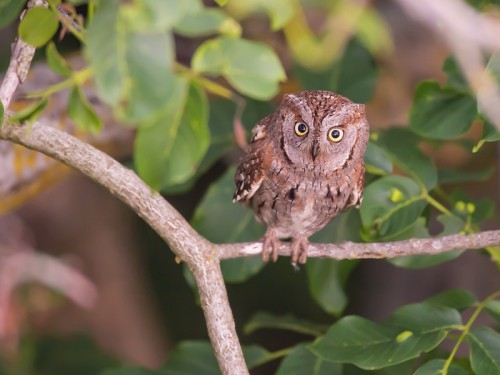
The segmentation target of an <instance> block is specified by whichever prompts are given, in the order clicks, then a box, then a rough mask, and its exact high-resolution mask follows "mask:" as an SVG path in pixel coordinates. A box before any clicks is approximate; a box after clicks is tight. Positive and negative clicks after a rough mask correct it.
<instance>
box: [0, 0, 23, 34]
mask: <svg viewBox="0 0 500 375" xmlns="http://www.w3.org/2000/svg"><path fill="white" fill-rule="evenodd" d="M25 3H26V1H21V0H3V1H0V29H1V28H3V27H5V26H7V25H8V24H10V23H11V22H12V21H14V20H15V19H16V18H17V17H18V16H19V13H21V9H23V7H24V5H25Z"/></svg>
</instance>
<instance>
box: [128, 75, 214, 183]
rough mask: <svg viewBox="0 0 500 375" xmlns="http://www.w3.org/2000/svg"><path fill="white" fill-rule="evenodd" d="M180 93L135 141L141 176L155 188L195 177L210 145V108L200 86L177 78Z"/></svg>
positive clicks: (143, 128) (144, 126) (147, 123)
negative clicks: (208, 122) (188, 83)
mask: <svg viewBox="0 0 500 375" xmlns="http://www.w3.org/2000/svg"><path fill="white" fill-rule="evenodd" d="M176 86H177V87H176V88H175V89H174V90H175V91H176V92H177V93H178V94H177V95H176V96H174V97H173V98H172V100H171V101H170V102H169V103H167V105H166V106H165V108H164V109H163V112H162V113H161V115H160V117H158V118H156V119H155V120H154V121H148V122H144V123H143V124H141V126H140V128H139V129H138V131H137V136H136V140H135V142H136V143H135V154H134V161H135V163H136V167H137V170H138V172H139V175H140V176H141V177H142V178H143V179H144V180H145V181H146V182H147V183H148V184H149V185H150V186H151V187H153V188H154V189H157V190H159V189H161V188H164V187H166V186H169V185H175V184H179V183H182V182H184V181H186V180H187V179H189V178H190V177H192V176H193V175H194V174H195V173H196V170H197V168H198V166H199V163H200V162H201V159H202V158H203V156H204V155H205V152H206V150H207V149H208V146H209V143H210V132H209V129H208V124H207V121H208V113H207V111H208V108H207V101H206V98H205V93H204V92H203V91H202V90H201V89H200V87H199V86H198V85H196V84H194V83H191V84H190V86H189V87H188V88H187V92H186V82H185V81H184V80H181V79H177V81H176Z"/></svg>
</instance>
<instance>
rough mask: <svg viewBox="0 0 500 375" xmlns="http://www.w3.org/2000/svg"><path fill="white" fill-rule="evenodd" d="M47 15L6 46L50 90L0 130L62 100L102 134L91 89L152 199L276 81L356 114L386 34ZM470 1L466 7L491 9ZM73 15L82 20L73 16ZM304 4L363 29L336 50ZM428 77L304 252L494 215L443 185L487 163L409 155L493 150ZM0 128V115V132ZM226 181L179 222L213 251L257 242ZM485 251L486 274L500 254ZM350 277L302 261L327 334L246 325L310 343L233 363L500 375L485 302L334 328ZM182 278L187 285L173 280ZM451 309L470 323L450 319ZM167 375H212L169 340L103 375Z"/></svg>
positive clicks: (170, 12) (136, 7)
mask: <svg viewBox="0 0 500 375" xmlns="http://www.w3.org/2000/svg"><path fill="white" fill-rule="evenodd" d="M48 3H49V6H48V7H34V8H31V9H29V10H28V11H27V12H26V14H25V16H24V18H23V20H22V21H21V22H20V24H19V35H20V37H21V38H22V39H23V40H24V41H26V42H27V43H29V44H32V45H34V46H36V47H42V46H45V58H46V61H47V64H48V65H49V66H50V68H51V69H52V70H53V71H54V72H56V73H57V74H59V75H60V77H61V81H60V82H59V83H57V84H55V85H53V86H50V87H47V88H44V89H43V90H40V91H38V92H35V93H32V94H31V97H32V98H35V99H36V100H35V101H34V103H33V104H32V105H31V106H29V107H27V108H25V109H24V110H22V111H20V112H18V113H16V114H14V115H13V116H10V117H9V118H8V121H10V122H26V121H27V122H30V121H33V120H34V119H36V118H37V117H38V116H39V115H40V113H41V112H42V111H43V110H44V108H45V107H46V105H47V104H48V102H49V100H50V96H51V95H52V94H53V93H55V92H58V91H61V90H69V100H68V115H69V117H70V118H71V119H72V120H73V122H74V123H75V125H76V126H77V127H78V128H79V129H81V130H83V131H90V132H98V131H100V130H101V129H102V126H103V121H102V119H101V118H100V116H99V115H98V114H97V113H96V111H95V109H94V108H93V104H92V103H91V102H90V101H89V100H88V98H87V96H86V91H85V86H86V85H89V84H90V83H91V82H92V83H93V84H94V85H95V89H96V91H97V94H98V97H99V98H100V100H101V101H103V102H104V103H106V104H107V105H109V107H110V108H111V109H112V111H113V115H114V117H115V118H116V119H117V120H119V121H120V122H122V123H123V124H124V125H125V126H129V127H134V128H135V129H136V139H135V146H134V155H133V164H134V168H135V170H136V171H137V172H138V174H139V175H140V176H141V178H143V179H144V180H145V181H146V182H147V183H148V184H149V185H150V186H151V188H152V189H154V190H157V191H161V192H163V193H166V194H175V193H182V192H186V191H189V190H190V189H191V188H193V186H196V183H197V181H198V180H199V178H200V176H202V175H203V174H204V173H205V172H207V171H208V170H209V169H210V167H212V166H213V165H214V164H215V163H216V162H217V161H219V160H221V158H222V157H223V156H224V155H226V154H227V153H228V152H229V151H231V150H233V149H234V142H233V133H234V126H235V124H237V123H238V122H239V121H240V120H241V122H242V123H244V124H246V125H248V126H251V125H253V124H254V123H255V122H256V121H257V120H259V119H260V118H262V117H264V116H265V115H267V114H268V113H269V112H270V111H271V110H272V108H273V106H274V104H273V103H271V102H269V100H271V99H272V98H273V97H275V96H276V95H277V94H278V93H279V92H280V88H281V87H280V84H281V83H283V82H285V81H287V82H286V83H287V84H290V85H292V87H300V88H301V89H315V90H319V89H324V90H330V91H335V92H338V93H340V94H342V95H345V96H348V97H349V98H350V99H352V100H353V101H356V102H361V103H366V102H369V101H370V100H371V98H372V96H373V94H374V90H375V85H376V83H377V78H378V75H379V64H378V63H377V61H376V57H377V55H378V54H380V53H384V52H385V51H387V50H388V49H389V48H390V36H389V33H388V31H387V29H386V26H385V24H384V23H383V21H382V20H381V19H380V17H379V16H378V15H377V14H376V13H375V12H374V10H373V9H372V8H366V9H364V10H360V9H358V8H356V5H353V4H352V2H348V1H337V2H334V3H335V4H331V3H330V2H327V1H316V2H314V3H313V4H307V5H303V4H300V3H299V2H290V1H284V0H275V1H264V0H250V1H245V2H241V3H240V2H229V3H228V4H225V1H221V0H220V1H217V3H218V4H219V6H215V7H207V6H205V5H204V4H203V2H202V1H199V0H135V1H119V0H101V1H98V0H89V1H66V2H61V1H56V0H52V1H49V2H48ZM472 3H474V4H473V5H474V6H477V7H478V8H480V9H481V8H482V7H484V6H485V5H491V4H490V3H492V2H488V1H474V2H472ZM485 3H488V4H485ZM493 3H494V2H493ZM82 4H83V5H82ZM23 5H24V2H22V1H17V0H0V27H2V26H4V25H7V24H8V23H10V22H11V21H12V20H13V19H14V18H15V17H16V16H17V15H19V13H20V11H21V8H22V6H23ZM62 5H64V9H65V12H64V13H61V8H60V7H61V6H62ZM77 5H78V6H79V7H76V6H77ZM82 7H83V8H84V9H85V10H86V14H87V17H86V19H85V20H83V18H82V17H81V16H80V15H79V14H78V11H79V10H80V9H82ZM306 7H310V8H314V9H315V10H316V11H317V10H320V11H322V12H324V14H325V17H327V19H328V20H330V21H331V20H333V19H335V20H337V21H338V20H339V19H341V20H344V21H343V22H345V25H344V26H353V25H354V23H355V21H353V20H352V19H351V18H352V17H351V15H352V14H353V13H354V12H357V13H356V14H359V17H360V18H361V19H362V20H363V22H359V25H358V26H359V27H357V28H355V32H354V33H353V35H354V37H352V38H351V36H349V38H346V39H344V40H339V39H338V38H339V35H338V33H337V30H336V29H331V28H329V27H328V26H327V27H325V30H324V33H322V34H321V35H319V36H318V35H316V34H315V33H313V32H312V30H311V29H310V28H309V26H308V25H307V22H305V21H304V20H305V17H304V12H305V8H306ZM360 12H361V13H360ZM262 14H264V15H265V16H266V17H268V18H269V24H270V28H271V30H272V31H273V32H280V33H281V34H280V35H282V36H283V38H284V40H285V46H286V48H287V51H289V54H290V55H291V57H290V60H291V63H290V64H288V65H289V66H287V69H286V70H285V68H284V67H283V65H282V63H281V61H282V59H280V57H281V56H278V54H277V53H276V52H275V50H274V49H273V48H271V46H270V44H267V43H265V42H263V41H256V40H251V39H248V38H245V37H243V36H242V35H244V34H245V33H243V26H242V25H244V21H245V20H247V19H249V18H252V17H256V15H262ZM327 24H329V23H328V22H327ZM59 29H60V33H61V35H64V34H65V33H71V34H72V35H73V36H74V37H75V38H77V39H78V40H79V41H80V42H81V46H82V52H83V55H84V57H85V61H86V63H87V65H86V66H85V67H83V68H81V69H75V68H74V67H72V66H71V65H70V64H69V63H68V62H67V61H66V59H65V58H64V56H63V55H62V54H61V53H59V52H58V49H57V47H56V43H55V42H54V41H53V39H54V36H55V34H56V33H57V30H59ZM179 37H182V38H186V39H188V40H192V41H194V42H195V45H196V47H195V49H194V52H193V54H192V58H191V60H190V62H189V63H187V64H186V63H181V62H180V59H179V58H178V57H177V54H178V47H179V46H178V45H177V43H178V40H179ZM326 46H327V47H329V48H326ZM330 47H331V48H330ZM325 51H327V52H325ZM305 57H307V58H305ZM488 69H489V70H490V72H491V73H492V74H493V75H494V76H495V77H497V78H499V80H500V60H499V57H498V56H496V55H493V56H488ZM443 71H444V72H445V74H446V81H445V83H439V82H437V81H430V80H429V81H423V82H420V83H419V84H418V86H417V87H416V89H415V93H414V97H413V103H412V108H411V111H410V113H409V118H408V126H407V127H403V126H395V127H392V128H389V129H387V130H384V131H380V132H372V134H371V137H370V142H369V145H368V149H367V152H366V155H365V161H366V165H367V173H368V174H367V184H366V187H365V193H364V201H363V205H362V206H361V209H360V210H359V211H355V210H351V211H348V212H346V213H344V214H342V215H340V216H339V217H337V218H336V219H335V220H334V221H333V222H332V223H330V224H329V225H328V226H327V227H326V228H324V229H323V230H322V231H320V232H319V233H317V234H316V235H315V236H314V237H313V238H312V240H313V241H318V242H339V241H344V240H350V241H365V242H373V241H394V240H399V239H406V238H413V237H420V238H425V237H430V236H431V230H430V229H429V228H431V227H433V228H435V227H436V225H438V227H439V228H441V229H440V231H439V232H438V233H436V231H435V230H434V229H433V232H432V235H446V234H451V233H473V232H477V231H479V230H480V225H481V223H482V222H483V221H484V220H486V219H487V218H489V217H491V216H492V214H493V213H494V211H495V208H494V203H493V202H492V201H491V200H490V199H487V198H478V197H474V196H472V195H470V194H467V193H465V192H464V191H462V190H460V189H459V188H457V187H456V185H457V184H459V183H463V182H471V181H472V182H477V181H483V180H486V179H488V178H489V177H490V176H491V175H492V172H493V170H494V166H493V165H491V166H488V167H487V168H484V169H480V170H477V169H476V170H474V171H463V170H442V169H440V168H438V167H437V166H436V164H435V163H434V161H433V160H432V159H431V158H430V157H429V154H428V153H427V152H424V151H423V150H424V149H425V150H428V149H438V148H440V147H442V146H443V145H445V144H450V143H451V144H454V145H456V146H458V147H462V148H464V149H465V150H467V151H468V152H471V153H472V152H479V151H480V149H481V146H483V145H484V144H485V143H487V142H495V141H498V140H500V133H499V132H498V130H497V129H496V128H495V127H494V126H493V125H492V124H490V123H489V121H488V119H487V118H486V117H485V116H484V115H483V113H482V111H481V108H478V105H477V101H476V99H475V97H474V95H473V93H472V91H471V90H470V88H469V86H468V84H467V82H466V81H465V80H464V78H463V77H462V75H461V74H460V70H459V68H458V67H457V64H456V63H455V62H454V60H453V59H451V58H449V59H447V60H446V62H445V63H444V66H443ZM286 72H287V73H288V80H287V74H286ZM243 101H244V102H245V103H246V106H245V109H244V110H243V107H242V105H241V103H242V102H243ZM3 116H4V113H3V107H2V106H1V103H0V120H1V119H2V118H3ZM0 123H1V121H0ZM477 126H482V129H483V131H482V134H481V137H480V139H478V140H477V142H476V144H475V146H474V147H473V146H472V145H471V144H469V143H467V142H465V141H464V140H463V138H462V137H463V135H464V134H466V133H467V132H468V131H469V130H470V129H471V128H472V127H477ZM485 148H486V147H485ZM233 176H234V168H233V167H231V166H228V168H227V170H226V171H225V173H224V174H223V175H222V176H221V177H220V178H219V179H217V180H216V181H214V182H213V183H212V184H211V185H210V186H209V188H208V190H207V191H206V193H205V195H204V197H203V199H202V200H201V202H200V203H199V204H198V205H197V207H196V210H195V213H194V215H193V218H192V220H191V223H192V225H193V226H194V227H195V229H196V230H197V231H199V232H200V233H201V234H202V235H204V236H205V237H206V238H208V239H209V240H211V241H213V242H238V241H252V240H256V239H257V238H259V237H260V236H261V235H262V234H263V230H264V228H263V227H262V226H260V225H259V224H257V223H256V222H255V220H254V219H253V217H252V216H253V215H252V213H251V212H250V210H246V209H245V208H243V207H241V206H239V205H233V204H232V203H231V195H232V191H233ZM487 251H488V254H489V255H490V256H491V259H492V261H493V262H495V263H496V264H497V265H500V249H499V248H489V249H487ZM460 254H461V251H454V252H449V253H443V254H440V255H435V256H406V257H401V258H397V259H394V260H391V262H392V263H393V264H394V265H396V266H399V267H407V268H424V267H429V266H433V265H436V264H438V263H442V262H445V261H449V260H451V259H454V258H456V257H457V256H459V255H460ZM356 265H357V262H355V261H341V262H339V261H335V260H330V259H322V260H317V259H311V260H309V261H308V263H307V265H306V266H305V273H306V277H307V281H308V285H309V291H310V295H311V297H312V298H313V300H314V301H315V302H316V303H317V304H318V306H320V307H321V309H323V310H324V312H326V313H327V314H329V316H330V317H331V322H330V323H331V324H329V325H327V326H324V325H320V324H317V323H313V322H309V321H305V320H301V319H297V318H295V317H293V316H291V315H285V316H276V315H272V314H269V313H266V312H259V313H257V314H256V315H255V316H254V317H253V318H252V319H250V320H249V321H248V322H247V324H246V326H245V328H244V330H245V333H246V334H252V333H253V332H255V331H257V330H262V329H277V330H287V331H293V332H296V333H300V334H302V335H307V336H309V337H310V339H308V340H306V341H302V342H299V343H297V345H295V346H293V347H290V348H286V349H282V350H279V351H276V352H271V351H268V350H267V349H265V348H263V347H261V346H255V345H252V346H247V347H245V350H244V351H245V357H246V360H247V364H248V366H249V367H250V368H252V367H256V366H260V365H262V364H266V363H268V362H270V361H273V360H276V359H282V361H281V363H280V365H279V368H278V371H277V373H278V374H292V373H296V374H323V373H324V374H327V373H328V374H332V373H333V374H363V373H365V372H367V371H370V372H375V373H380V374H402V373H413V374H416V375H424V374H446V373H448V374H456V375H460V374H467V373H471V372H472V373H475V374H478V375H483V374H496V373H500V348H499V343H500V335H499V334H498V332H496V331H494V330H493V329H491V328H487V327H485V326H481V325H474V323H476V318H477V316H478V315H479V314H482V313H483V312H486V313H487V314H489V315H491V317H492V318H493V319H495V320H496V321H497V322H499V317H500V307H499V302H498V301H497V300H496V299H497V298H498V293H496V294H492V295H490V296H489V297H487V298H486V299H484V300H482V301H478V300H476V298H475V297H474V296H472V295H471V294H470V293H468V292H467V291H463V290H454V291H450V292H447V293H444V294H440V295H437V296H434V297H433V298H430V299H428V300H426V301H423V302H420V303H415V304H411V305H406V306H402V307H400V308H399V309H397V310H396V311H394V312H393V314H391V316H390V317H389V318H388V319H387V320H386V321H384V322H382V323H376V322H372V321H370V320H367V319H365V318H362V317H359V316H344V317H342V314H343V312H344V310H345V308H346V306H347V303H348V296H347V295H346V292H345V285H346V283H347V281H348V278H349V275H350V273H351V272H352V270H353V269H354V268H355V267H356ZM263 266H264V265H263V264H262V262H261V260H260V259H259V258H257V257H253V258H240V259H234V260H228V261H224V262H223V263H222V269H223V273H224V277H225V280H226V281H227V282H228V283H241V282H244V281H247V280H248V279H250V278H251V277H252V276H254V275H256V274H257V273H259V272H260V271H261V270H262V268H263ZM185 274H186V278H187V279H188V281H189V280H190V276H189V271H188V270H187V269H186V272H185ZM464 311H467V312H469V313H470V312H472V315H471V316H470V317H469V318H466V316H467V315H466V314H465V315H464ZM336 319H338V320H336ZM335 320H336V321H335ZM473 325H474V327H473ZM445 339H450V340H453V341H454V349H453V350H452V351H451V352H450V353H446V352H445V351H444V350H443V349H441V348H440V347H439V345H440V344H441V343H442V342H443V341H444V340H445ZM465 341H466V342H468V343H469V345H470V354H469V355H468V356H467V358H462V359H458V358H457V355H456V353H457V349H458V348H459V347H461V346H462V345H463V343H464V342H465ZM422 353H424V354H422ZM192 358H196V359H197V360H196V361H193V360H192ZM176 373H203V374H211V373H214V374H216V373H219V370H218V367H217V363H216V361H215V357H214V355H213V351H212V349H211V347H210V345H209V343H208V342H206V341H186V342H183V343H181V344H180V345H178V347H177V349H176V350H175V351H174V353H172V355H171V357H170V359H169V361H168V362H167V363H166V365H165V366H164V367H163V368H162V369H160V370H158V371H148V370H144V369H140V368H132V367H125V368H117V369H111V370H107V371H105V372H104V373H103V374H106V375H122V374H123V375H129V374H130V375H133V374H176Z"/></svg>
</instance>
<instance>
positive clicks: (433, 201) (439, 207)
mask: <svg viewBox="0 0 500 375" xmlns="http://www.w3.org/2000/svg"><path fill="white" fill-rule="evenodd" d="M423 195H424V197H425V199H426V200H427V202H429V204H430V205H431V206H433V207H434V208H435V209H437V210H438V211H440V212H441V213H443V214H445V215H448V216H453V213H452V212H451V211H450V210H448V209H447V208H446V207H445V206H443V205H442V204H441V203H439V202H438V201H437V200H436V199H434V198H433V197H431V196H430V195H429V193H428V192H427V191H426V190H423Z"/></svg>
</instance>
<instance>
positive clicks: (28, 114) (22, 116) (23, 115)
mask: <svg viewBox="0 0 500 375" xmlns="http://www.w3.org/2000/svg"><path fill="white" fill-rule="evenodd" d="M47 104H48V99H47V98H46V97H45V98H41V99H40V100H38V101H36V102H34V103H33V104H31V105H29V106H27V107H26V108H23V109H21V110H20V111H18V112H16V113H14V114H13V115H12V116H10V117H9V118H8V122H9V123H11V124H16V123H22V122H31V121H35V120H36V119H37V118H38V116H40V114H41V113H42V112H43V110H44V109H45V107H47Z"/></svg>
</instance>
